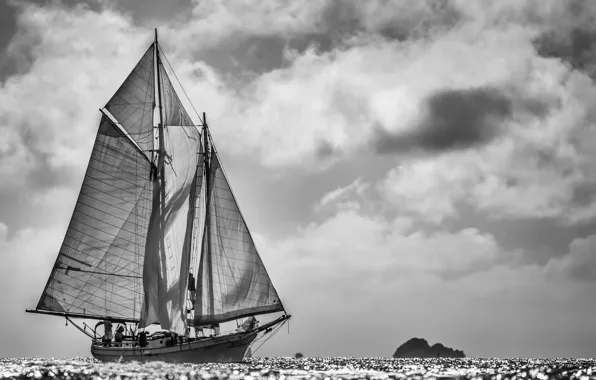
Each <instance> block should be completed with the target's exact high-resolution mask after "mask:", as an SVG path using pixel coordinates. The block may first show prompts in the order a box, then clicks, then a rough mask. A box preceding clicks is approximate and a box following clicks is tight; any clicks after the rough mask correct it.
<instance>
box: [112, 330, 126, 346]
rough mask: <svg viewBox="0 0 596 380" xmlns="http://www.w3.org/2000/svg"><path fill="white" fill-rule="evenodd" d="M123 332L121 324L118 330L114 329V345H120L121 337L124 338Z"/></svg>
mask: <svg viewBox="0 0 596 380" xmlns="http://www.w3.org/2000/svg"><path fill="white" fill-rule="evenodd" d="M123 332H124V327H123V326H120V327H118V330H116V334H115V335H114V342H115V343H116V344H115V346H116V347H121V346H122V339H123V338H124V335H123V334H122V333H123Z"/></svg>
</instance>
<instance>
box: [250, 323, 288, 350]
mask: <svg viewBox="0 0 596 380" xmlns="http://www.w3.org/2000/svg"><path fill="white" fill-rule="evenodd" d="M286 321H287V319H286V320H284V321H283V322H282V323H281V324H279V325H278V326H276V327H275V328H274V329H273V331H272V332H271V334H270V335H269V336H268V337H267V339H265V340H263V341H262V342H261V344H260V345H259V346H258V347H257V348H255V350H254V351H253V352H252V354H253V355H254V354H255V352H257V351H258V350H259V349H260V348H261V347H263V345H264V344H265V343H267V341H268V340H269V339H271V338H273V337H274V336H275V335H277V333H278V332H279V330H281V327H282V326H283V325H285V324H286ZM265 331H266V330H265ZM264 337H265V335H263V336H261V339H263V338H264Z"/></svg>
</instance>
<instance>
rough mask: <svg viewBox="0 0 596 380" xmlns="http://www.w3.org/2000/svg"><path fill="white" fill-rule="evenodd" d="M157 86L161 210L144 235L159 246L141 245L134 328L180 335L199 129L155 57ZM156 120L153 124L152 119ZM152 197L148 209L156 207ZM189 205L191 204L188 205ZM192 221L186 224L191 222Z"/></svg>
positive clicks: (183, 325) (156, 211) (183, 329)
mask: <svg viewBox="0 0 596 380" xmlns="http://www.w3.org/2000/svg"><path fill="white" fill-rule="evenodd" d="M157 65H158V67H159V70H160V77H161V81H160V83H161V84H162V87H161V89H160V90H161V94H162V98H161V101H162V104H161V108H162V109H161V112H160V113H159V114H160V115H162V116H163V120H162V125H163V141H162V143H163V154H164V157H165V159H164V171H163V173H164V178H163V179H161V186H163V187H164V188H165V198H164V199H163V200H162V201H161V202H163V207H155V206H154V207H153V214H152V216H151V219H152V223H151V228H150V232H149V234H150V235H151V239H157V240H158V241H159V244H154V243H155V242H153V243H149V242H148V244H147V255H146V256H145V266H144V273H143V278H144V280H143V284H144V289H145V298H144V304H143V313H142V315H141V322H140V327H146V326H148V325H150V324H152V323H157V322H159V323H160V324H161V327H162V328H164V329H167V330H170V331H174V332H176V333H178V334H184V333H185V332H186V302H185V299H186V296H187V281H188V273H189V272H188V271H189V262H190V249H189V244H188V242H189V241H190V240H191V235H190V234H189V233H188V231H187V230H188V228H187V225H188V222H189V219H191V218H192V217H189V214H194V211H195V205H194V199H195V198H194V194H193V192H194V189H195V187H196V181H197V176H198V175H199V172H200V170H199V169H200V166H199V165H198V162H199V150H200V144H201V135H200V131H199V130H198V129H197V128H196V127H195V126H194V123H193V122H192V120H191V119H190V117H189V116H188V113H187V112H186V110H185V109H184V106H183V105H182V103H181V102H180V99H179V97H178V95H177V94H176V91H175V90H174V87H173V85H172V83H171V81H170V80H169V78H168V76H167V73H166V71H165V69H164V67H163V66H162V65H161V62H160V60H159V58H157ZM158 122H159V121H158ZM156 190H157V191H155V192H154V196H155V197H158V199H156V201H155V202H154V205H156V204H159V201H160V200H159V196H160V194H159V190H160V189H156ZM191 202H192V203H193V204H192V205H191ZM191 222H192V220H191Z"/></svg>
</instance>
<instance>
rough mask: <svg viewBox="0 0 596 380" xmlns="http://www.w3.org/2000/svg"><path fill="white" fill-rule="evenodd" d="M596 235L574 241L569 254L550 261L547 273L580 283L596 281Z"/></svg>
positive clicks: (546, 268)
mask: <svg viewBox="0 0 596 380" xmlns="http://www.w3.org/2000/svg"><path fill="white" fill-rule="evenodd" d="M595 252H596V235H590V236H587V237H584V238H577V239H574V240H573V241H572V242H571V244H570V245H569V252H568V253H567V254H566V255H564V256H562V257H555V258H552V259H550V260H549V262H548V263H547V265H546V267H545V270H546V272H547V273H549V274H551V275H555V276H562V277H563V278H567V279H571V280H579V281H592V282H594V281H596V254H595Z"/></svg>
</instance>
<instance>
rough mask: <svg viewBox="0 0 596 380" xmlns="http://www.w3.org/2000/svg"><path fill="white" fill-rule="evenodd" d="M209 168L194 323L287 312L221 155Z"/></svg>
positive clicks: (212, 155) (212, 161)
mask: <svg viewBox="0 0 596 380" xmlns="http://www.w3.org/2000/svg"><path fill="white" fill-rule="evenodd" d="M208 167H209V170H208V172H209V178H208V179H207V180H206V182H207V183H208V188H207V192H208V195H207V197H208V198H207V214H206V225H205V234H204V236H203V244H202V255H201V261H200V265H199V273H198V277H197V278H198V289H197V300H196V305H197V306H196V308H197V310H195V320H194V323H195V325H201V324H207V323H217V322H224V321H228V320H232V319H236V318H241V317H244V316H248V315H256V314H264V313H273V312H277V311H283V310H284V308H283V306H282V304H281V301H280V300H279V297H278V295H277V291H276V290H275V288H274V287H273V283H272V282H271V278H270V277H269V275H268V274H267V270H266V269H265V266H264V265H263V262H262V260H261V258H260V256H259V253H258V252H257V249H256V247H255V244H254V241H253V239H252V236H251V235H250V232H249V230H248V227H247V226H246V222H245V221H244V218H243V216H242V214H241V213H240V209H239V207H238V204H237V203H236V199H235V197H234V194H233V193H232V190H231V188H230V184H229V182H228V179H227V178H226V175H225V173H224V171H223V168H222V166H221V162H220V160H219V157H218V155H217V153H215V152H212V154H211V158H210V164H209V165H208Z"/></svg>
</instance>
